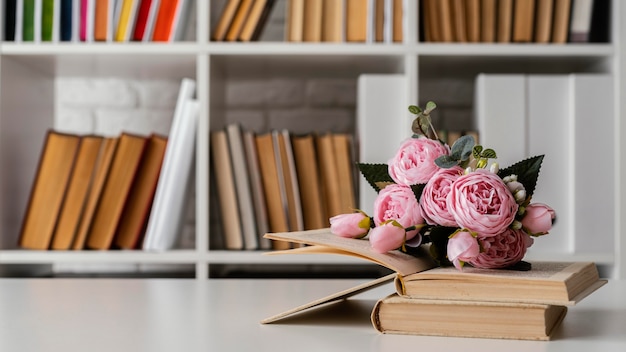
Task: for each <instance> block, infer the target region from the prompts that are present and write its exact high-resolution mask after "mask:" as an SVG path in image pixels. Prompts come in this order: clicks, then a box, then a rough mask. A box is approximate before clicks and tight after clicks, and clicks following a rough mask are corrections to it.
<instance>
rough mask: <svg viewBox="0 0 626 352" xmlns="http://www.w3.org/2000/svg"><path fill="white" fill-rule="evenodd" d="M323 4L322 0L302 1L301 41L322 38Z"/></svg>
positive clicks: (313, 40)
mask: <svg viewBox="0 0 626 352" xmlns="http://www.w3.org/2000/svg"><path fill="white" fill-rule="evenodd" d="M323 4H324V3H323V0H308V1H306V2H305V3H304V23H303V29H302V38H303V41H305V42H320V41H321V40H322V5H323Z"/></svg>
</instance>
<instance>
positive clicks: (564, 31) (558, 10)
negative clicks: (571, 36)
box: [552, 0, 572, 44]
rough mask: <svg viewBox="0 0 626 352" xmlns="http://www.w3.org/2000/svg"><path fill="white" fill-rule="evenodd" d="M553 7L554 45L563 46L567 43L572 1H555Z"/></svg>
mask: <svg viewBox="0 0 626 352" xmlns="http://www.w3.org/2000/svg"><path fill="white" fill-rule="evenodd" d="M553 6H554V18H553V19H552V43H558V44H563V43H566V42H567V35H568V32H569V21H570V9H571V6H572V0H555V1H554V5H553Z"/></svg>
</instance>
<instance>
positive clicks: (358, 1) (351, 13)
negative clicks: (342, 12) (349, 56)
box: [345, 0, 371, 42]
mask: <svg viewBox="0 0 626 352" xmlns="http://www.w3.org/2000/svg"><path fill="white" fill-rule="evenodd" d="M367 2H368V0H346V17H345V31H346V41H347V42H365V41H366V39H367V17H368V12H369V11H371V10H369V9H368V6H367Z"/></svg>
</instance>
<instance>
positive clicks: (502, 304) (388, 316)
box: [263, 229, 606, 340]
mask: <svg viewBox="0 0 626 352" xmlns="http://www.w3.org/2000/svg"><path fill="white" fill-rule="evenodd" d="M267 237H268V238H271V239H275V240H280V241H291V242H294V243H300V244H307V245H309V246H306V247H300V248H296V249H292V250H290V251H285V252H282V253H294V254H296V253H318V254H323V253H332V254H343V255H349V256H353V257H357V258H361V259H366V260H369V261H372V262H375V263H377V264H380V265H383V266H385V267H387V268H389V269H391V270H393V271H395V273H394V274H391V275H389V276H387V277H383V278H381V279H378V280H374V281H372V282H369V283H366V284H363V285H359V286H357V287H354V288H351V289H348V290H345V291H342V292H339V293H337V294H333V295H331V296H328V297H324V298H322V299H320V300H316V301H314V302H311V303H308V304H305V305H303V306H300V307H296V308H294V309H291V310H289V311H287V312H284V313H281V314H278V315H275V316H273V317H270V318H267V319H265V320H264V321H263V323H271V322H274V321H277V320H280V319H282V318H284V317H286V316H288V315H291V314H295V313H298V312H301V311H303V310H305V309H309V308H312V307H315V306H319V305H322V304H326V303H329V302H333V301H337V300H341V299H345V298H348V297H350V296H353V295H355V294H358V293H361V292H364V291H365V290H368V289H371V288H373V287H378V286H380V285H382V284H385V283H388V282H389V281H393V282H394V284H395V290H394V291H395V292H393V293H391V294H390V295H388V296H386V297H383V298H381V299H379V300H378V301H377V302H376V304H375V305H374V308H373V310H372V314H371V320H372V324H373V326H374V328H375V329H376V330H378V331H380V332H382V333H389V334H411V335H433V336H456V337H480V338H499V339H520V340H549V339H550V337H551V336H552V334H553V333H554V331H555V330H556V328H557V327H558V325H559V324H560V322H561V321H562V320H563V319H564V318H565V316H566V314H567V310H568V307H570V306H573V305H575V304H576V303H578V302H580V301H581V300H582V299H583V298H585V297H586V296H588V295H589V294H591V293H592V292H594V291H595V290H597V289H598V288H600V287H601V286H602V285H604V284H605V283H606V281H605V280H601V279H600V278H599V274H598V270H597V268H596V266H595V264H594V263H592V262H534V263H531V264H530V270H525V271H523V270H513V269H509V270H505V269H477V268H472V267H468V266H466V267H464V268H463V271H459V270H457V269H456V268H454V267H439V266H437V265H436V263H434V262H433V261H432V260H431V259H430V256H429V254H428V253H426V252H424V253H422V255H417V256H413V255H409V254H406V253H403V252H399V251H392V252H388V253H382V254H381V253H376V252H373V251H372V250H371V248H370V246H369V242H368V241H364V240H357V239H350V238H343V237H339V236H337V235H334V234H332V233H330V231H329V230H328V229H323V230H315V231H304V232H299V233H293V232H292V233H274V234H268V235H267Z"/></svg>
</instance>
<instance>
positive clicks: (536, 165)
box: [498, 155, 544, 196]
mask: <svg viewBox="0 0 626 352" xmlns="http://www.w3.org/2000/svg"><path fill="white" fill-rule="evenodd" d="M543 157H544V156H543V155H538V156H534V157H532V158H528V159H525V160H522V161H520V162H517V163H515V164H513V165H511V166H509V167H507V168H505V169H501V170H500V171H498V176H500V177H501V178H504V177H506V176H509V175H517V181H518V182H519V183H521V184H523V185H524V188H525V189H526V195H527V196H532V194H533V192H535V187H536V186H537V179H538V178H539V171H540V170H541V163H542V162H543Z"/></svg>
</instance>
